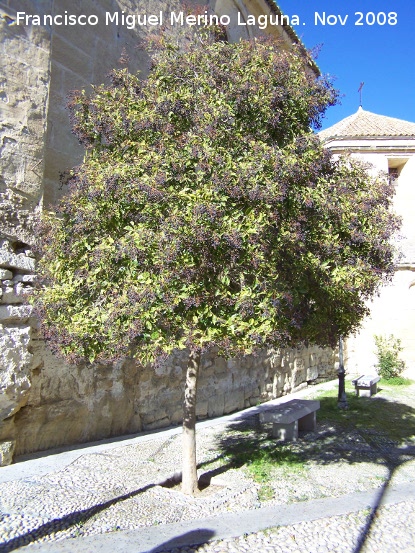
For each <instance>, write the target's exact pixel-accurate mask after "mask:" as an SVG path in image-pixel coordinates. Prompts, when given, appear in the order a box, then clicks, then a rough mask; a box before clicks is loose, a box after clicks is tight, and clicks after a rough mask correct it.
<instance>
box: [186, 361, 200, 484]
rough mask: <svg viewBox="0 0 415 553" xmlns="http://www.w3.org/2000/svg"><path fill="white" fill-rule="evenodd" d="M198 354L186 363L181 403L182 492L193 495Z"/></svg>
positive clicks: (195, 472) (195, 482)
mask: <svg viewBox="0 0 415 553" xmlns="http://www.w3.org/2000/svg"><path fill="white" fill-rule="evenodd" d="M199 366H200V353H198V352H195V351H191V352H190V354H189V359H188V363H187V372H186V386H185V390H184V403H183V472H182V492H183V493H187V494H189V495H193V494H194V493H195V492H196V491H197V490H198V485H197V471H196V392H197V377H198V374H199Z"/></svg>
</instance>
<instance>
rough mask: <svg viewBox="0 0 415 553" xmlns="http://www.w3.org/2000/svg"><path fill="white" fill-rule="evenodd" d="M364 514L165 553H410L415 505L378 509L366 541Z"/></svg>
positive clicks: (365, 516)
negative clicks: (364, 536)
mask: <svg viewBox="0 0 415 553" xmlns="http://www.w3.org/2000/svg"><path fill="white" fill-rule="evenodd" d="M368 519H369V514H368V512H367V511H359V512H357V513H352V514H350V515H347V516H338V517H329V518H325V519H319V520H314V521H312V522H301V523H299V524H293V525H291V526H284V527H281V528H272V529H269V530H265V531H263V532H258V533H255V534H249V535H248V536H242V537H239V538H234V539H225V540H219V541H215V542H212V543H209V544H206V545H201V546H199V547H181V548H175V549H171V550H169V553H170V552H171V553H196V552H198V553H252V552H258V553H268V552H269V553H333V552H335V553H352V552H353V553H355V552H356V553H357V552H358V551H359V552H360V551H361V552H362V553H389V552H390V553H396V552H398V551H399V552H400V553H413V552H414V551H415V543H414V538H415V502H413V501H405V502H401V503H398V504H397V505H388V506H385V507H382V508H381V509H380V510H379V513H378V516H377V517H376V520H375V521H374V523H373V524H372V525H371V527H370V531H369V535H368V537H367V539H366V540H364V541H363V540H362V536H363V535H364V534H365V530H366V527H367V523H368Z"/></svg>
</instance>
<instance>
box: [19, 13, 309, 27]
mask: <svg viewBox="0 0 415 553" xmlns="http://www.w3.org/2000/svg"><path fill="white" fill-rule="evenodd" d="M100 20H101V21H102V20H103V19H102V18H101V19H100V17H98V16H97V15H94V14H90V15H86V14H76V15H75V14H71V13H68V12H67V11H65V12H64V13H63V14H54V15H45V14H44V15H33V14H28V13H26V12H17V16H16V25H44V26H46V25H50V26H52V25H57V26H71V25H84V26H85V25H90V26H94V25H98V24H99V23H100ZM104 22H105V25H112V24H114V25H122V26H123V27H124V26H125V27H126V28H127V29H134V28H135V27H139V26H147V25H151V26H162V25H165V24H170V25H189V26H192V25H198V26H207V25H223V26H225V27H226V26H228V25H230V23H231V18H230V16H229V15H220V16H218V15H215V14H208V12H207V11H205V12H204V13H203V14H199V15H191V14H186V13H185V12H182V11H180V12H174V11H172V12H170V16H168V15H166V14H164V13H163V12H162V11H160V12H159V13H158V14H126V13H124V12H121V13H120V12H112V13H111V12H105V19H104ZM232 23H236V24H237V25H243V26H246V25H258V27H259V28H260V29H265V28H266V27H267V26H268V25H298V24H299V17H298V16H297V15H292V16H288V15H277V14H270V15H259V16H258V17H255V16H253V15H249V16H248V17H247V18H246V19H244V18H243V17H242V15H241V13H239V12H238V15H237V21H236V22H232Z"/></svg>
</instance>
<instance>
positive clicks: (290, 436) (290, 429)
mask: <svg viewBox="0 0 415 553" xmlns="http://www.w3.org/2000/svg"><path fill="white" fill-rule="evenodd" d="M272 437H273V438H277V439H278V440H284V441H287V442H288V441H292V442H296V441H297V439H298V421H294V422H291V423H289V424H281V423H279V422H274V423H273V425H272Z"/></svg>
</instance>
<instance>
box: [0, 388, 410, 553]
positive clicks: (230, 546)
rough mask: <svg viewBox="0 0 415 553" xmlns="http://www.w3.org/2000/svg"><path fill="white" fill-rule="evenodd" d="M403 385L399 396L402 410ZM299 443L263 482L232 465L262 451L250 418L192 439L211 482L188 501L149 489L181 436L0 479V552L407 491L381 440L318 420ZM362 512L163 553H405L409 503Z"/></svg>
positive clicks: (163, 473)
mask: <svg viewBox="0 0 415 553" xmlns="http://www.w3.org/2000/svg"><path fill="white" fill-rule="evenodd" d="M412 388H413V389H409V390H408V393H407V397H406V399H405V401H406V402H407V403H408V404H411V405H412V404H415V386H413V387H412ZM286 399H289V398H286ZM410 408H412V407H410ZM212 424H213V423H212ZM301 438H302V439H301V440H299V441H298V442H296V443H294V444H290V445H289V446H286V445H281V444H280V445H279V446H278V447H279V451H280V452H281V457H280V462H279V463H277V466H276V467H275V469H274V470H273V472H272V475H271V477H270V478H268V480H267V481H266V483H264V482H263V481H261V478H258V477H255V475H254V474H253V472H252V471H251V470H250V469H249V463H247V462H246V459H245V458H244V457H243V455H242V457H241V452H243V451H244V450H252V448H261V447H262V446H261V444H263V443H267V442H266V440H267V439H268V434H267V429H266V428H265V429H264V428H261V427H259V423H258V418H257V415H251V416H249V417H247V418H242V417H240V420H238V419H236V420H235V421H234V422H232V423H220V424H213V425H212V426H205V427H204V428H202V429H200V430H198V438H197V439H198V453H197V458H198V462H199V466H200V469H199V475H204V478H205V482H206V483H210V485H207V486H206V488H205V489H204V490H202V491H201V493H200V494H199V495H197V496H195V497H188V496H186V495H184V494H182V493H181V491H180V488H179V487H178V486H174V485H173V484H174V482H167V484H168V485H165V486H162V485H159V484H160V483H161V482H162V481H163V480H164V481H165V480H166V479H167V478H168V477H169V476H171V475H172V474H174V473H175V472H177V470H179V469H180V465H181V436H180V435H170V436H168V437H166V436H164V435H163V434H158V435H157V434H155V435H154V437H153V438H152V439H148V440H147V441H143V442H140V443H137V444H135V445H128V446H119V447H116V448H113V449H111V450H108V451H103V452H98V453H86V454H83V455H81V456H80V457H79V458H77V459H76V460H75V461H73V462H72V463H71V464H69V465H68V466H66V467H65V468H64V469H62V470H59V471H57V472H51V473H49V474H46V475H43V476H32V477H27V478H23V479H19V480H14V481H10V482H4V483H2V484H0V552H1V553H7V552H9V551H13V550H15V549H18V548H20V547H22V546H24V545H29V544H39V543H43V542H51V541H56V540H61V539H67V538H75V537H81V536H91V535H97V534H102V533H108V532H117V531H122V530H136V529H140V528H143V527H148V526H154V525H160V524H166V523H176V522H183V521H189V520H197V519H201V518H206V517H210V516H220V515H221V514H224V513H230V512H237V513H238V512H242V511H248V510H254V509H258V508H259V507H262V506H269V505H285V504H291V503H294V502H303V501H308V500H312V499H319V498H324V497H341V496H343V495H345V494H350V493H353V492H360V491H364V490H375V489H378V488H379V487H380V486H382V484H385V483H392V484H402V483H405V482H415V459H414V455H413V451H412V450H411V451H409V450H405V449H403V448H402V447H401V445H402V444H396V443H394V442H392V441H390V440H388V438H387V437H385V436H383V435H380V434H377V433H372V434H371V433H370V432H369V433H364V434H362V433H361V432H358V431H357V430H353V429H348V430H344V429H340V428H339V427H336V426H335V425H334V426H333V425H329V424H322V423H320V424H319V425H318V431H317V432H316V433H307V434H304V435H303V436H301ZM411 443H412V442H411ZM409 453H411V454H409ZM297 459H300V460H301V462H297V461H296V460H297ZM293 460H294V462H293ZM0 470H1V469H0ZM268 476H269V475H268ZM372 515H373V513H371V512H370V510H366V511H359V512H355V513H350V514H348V515H345V516H333V517H329V518H324V519H320V520H314V521H309V522H301V523H297V524H293V525H291V526H284V527H279V528H272V529H269V530H267V531H263V532H259V533H256V534H251V535H248V536H241V537H239V538H234V539H225V540H219V541H214V542H211V543H208V544H204V545H202V546H199V547H193V548H189V547H182V548H176V549H173V550H172V551H173V552H174V553H185V552H186V553H188V552H194V551H200V552H206V553H221V552H225V551H226V552H228V553H234V552H245V551H250V552H256V551H258V552H267V551H269V552H271V551H275V552H284V553H285V552H291V551H292V552H294V551H295V552H307V553H323V552H328V551H330V552H332V551H334V552H339V553H342V552H347V553H349V552H350V553H358V552H359V551H363V552H364V551H369V552H372V551H373V552H375V551H376V553H378V552H382V553H383V552H391V553H392V552H395V551H400V552H401V553H402V552H406V553H409V552H413V553H415V501H413V500H407V501H403V502H400V503H397V504H393V505H386V506H383V507H381V508H380V509H379V510H378V511H377V513H376V514H375V515H376V516H374V517H373V520H372Z"/></svg>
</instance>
